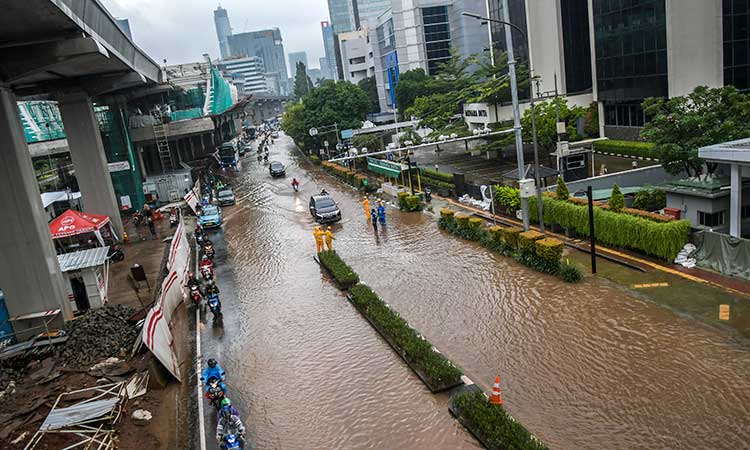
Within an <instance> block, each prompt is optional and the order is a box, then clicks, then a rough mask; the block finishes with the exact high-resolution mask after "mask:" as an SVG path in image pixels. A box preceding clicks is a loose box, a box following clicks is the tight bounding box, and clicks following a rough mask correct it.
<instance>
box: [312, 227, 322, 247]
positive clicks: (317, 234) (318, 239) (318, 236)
mask: <svg viewBox="0 0 750 450" xmlns="http://www.w3.org/2000/svg"><path fill="white" fill-rule="evenodd" d="M323 234H324V233H323V230H321V229H320V227H319V226H316V227H315V229H313V237H314V238H315V247H316V248H317V252H318V253H320V252H322V251H323V250H324V248H323Z"/></svg>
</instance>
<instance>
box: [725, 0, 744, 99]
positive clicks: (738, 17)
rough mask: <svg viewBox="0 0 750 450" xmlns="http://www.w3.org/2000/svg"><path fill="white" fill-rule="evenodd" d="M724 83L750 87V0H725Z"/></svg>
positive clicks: (738, 86)
mask: <svg viewBox="0 0 750 450" xmlns="http://www.w3.org/2000/svg"><path fill="white" fill-rule="evenodd" d="M722 21H723V27H722V28H723V33H724V37H723V41H724V84H731V85H734V86H735V87H736V88H737V89H740V90H743V91H746V90H748V89H750V2H748V0H723V4H722Z"/></svg>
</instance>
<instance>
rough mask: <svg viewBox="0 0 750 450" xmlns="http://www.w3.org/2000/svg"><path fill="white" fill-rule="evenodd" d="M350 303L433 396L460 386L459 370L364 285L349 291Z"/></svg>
mask: <svg viewBox="0 0 750 450" xmlns="http://www.w3.org/2000/svg"><path fill="white" fill-rule="evenodd" d="M350 298H351V301H352V303H354V305H355V306H357V308H358V309H359V310H360V311H361V312H362V314H364V315H366V316H367V317H368V318H369V319H370V320H371V321H372V323H373V324H374V325H375V326H376V327H378V328H379V331H380V332H381V333H383V334H384V336H385V337H386V338H387V339H388V340H389V341H390V342H391V345H393V346H395V347H396V348H397V349H398V350H399V351H400V352H401V354H402V356H403V357H404V359H405V360H406V361H407V362H408V363H409V365H410V366H412V367H413V368H414V370H415V371H417V373H418V374H419V373H420V372H421V375H420V378H421V377H424V378H423V381H424V382H425V383H426V384H427V386H428V387H429V388H430V390H431V391H432V392H439V391H442V390H445V389H447V388H450V387H453V386H457V385H459V384H461V375H463V374H462V372H461V370H460V369H459V368H458V367H456V366H455V365H454V364H453V363H452V362H451V361H450V360H448V359H447V358H446V357H445V356H443V355H442V354H441V353H440V352H438V351H436V350H435V349H434V348H433V346H432V344H430V342H429V341H427V340H426V339H425V338H424V337H422V336H421V335H420V334H419V333H417V331H416V330H414V329H413V328H412V327H410V326H409V323H408V322H406V320H404V319H403V318H402V317H401V316H400V315H399V314H398V313H397V312H395V311H393V310H392V309H391V308H389V307H388V305H386V304H385V302H384V301H383V300H381V299H380V297H378V296H377V295H376V294H375V293H374V292H373V291H372V290H371V289H370V288H369V287H368V286H367V285H364V284H358V285H356V286H354V287H353V288H352V289H351V296H350Z"/></svg>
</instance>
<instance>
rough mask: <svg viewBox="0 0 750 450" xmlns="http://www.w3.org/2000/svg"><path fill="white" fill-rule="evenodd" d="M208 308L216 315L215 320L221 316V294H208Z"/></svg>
mask: <svg viewBox="0 0 750 450" xmlns="http://www.w3.org/2000/svg"><path fill="white" fill-rule="evenodd" d="M208 310H209V311H211V314H213V315H214V320H216V319H218V318H219V316H221V302H220V301H219V294H210V295H209V296H208Z"/></svg>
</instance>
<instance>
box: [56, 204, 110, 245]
mask: <svg viewBox="0 0 750 450" xmlns="http://www.w3.org/2000/svg"><path fill="white" fill-rule="evenodd" d="M108 223H109V217H107V216H100V215H99V214H87V213H83V212H79V211H74V210H72V209H69V210H67V211H65V212H64V213H62V214H60V215H59V216H57V218H55V220H53V221H52V222H50V224H49V231H50V233H51V234H52V239H60V238H64V237H69V236H75V235H77V234H84V233H92V232H95V231H98V230H99V229H101V228H102V227H103V226H104V225H107V224H108Z"/></svg>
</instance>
